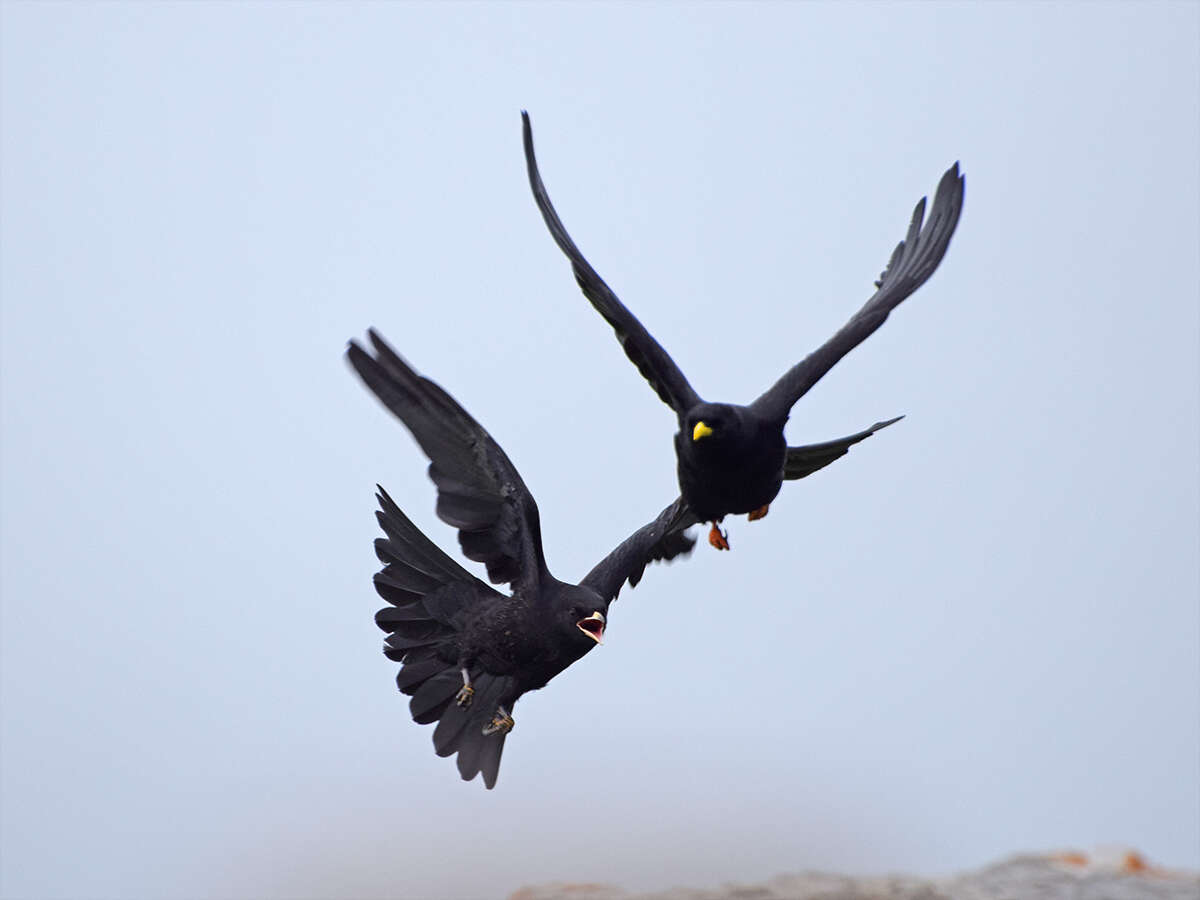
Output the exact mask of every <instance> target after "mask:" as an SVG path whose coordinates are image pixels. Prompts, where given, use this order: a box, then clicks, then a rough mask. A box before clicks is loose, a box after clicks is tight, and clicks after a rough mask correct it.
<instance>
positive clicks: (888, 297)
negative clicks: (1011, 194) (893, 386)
mask: <svg viewBox="0 0 1200 900" xmlns="http://www.w3.org/2000/svg"><path fill="white" fill-rule="evenodd" d="M963 190H964V179H963V176H962V175H960V174H959V171H958V163H955V164H954V165H952V166H951V167H950V168H949V169H947V170H946V173H945V174H944V175H943V176H942V180H941V182H939V184H938V187H937V192H936V193H935V194H934V198H933V209H932V210H931V212H930V214H929V221H928V222H924V227H922V223H923V221H924V217H925V198H924V197H922V198H921V201H920V202H919V203H918V204H917V205H916V208H915V209H914V210H913V215H912V221H911V222H910V223H909V227H908V234H907V235H906V236H905V238H904V240H903V241H901V242H900V244H898V245H897V247H896V249H895V251H894V252H893V253H892V258H891V260H890V261H889V262H888V266H887V269H885V270H884V272H883V274H882V275H880V277H879V281H877V282H876V283H875V286H876V288H877V290H876V292H875V294H874V295H872V297H871V299H869V300H868V301H867V302H866V304H864V305H863V307H862V308H861V309H860V310H859V311H858V312H856V313H855V314H854V315H853V316H852V317H851V318H850V321H849V322H847V323H846V324H845V325H844V326H842V328H841V330H840V331H838V332H837V334H835V335H834V336H833V337H831V338H830V339H829V340H827V341H826V342H825V343H824V344H822V345H821V346H820V347H819V348H818V349H817V350H815V351H813V352H812V353H810V354H809V355H808V356H806V357H805V358H804V359H803V360H802V361H801V362H799V363H797V364H796V365H795V366H793V367H792V368H791V369H789V370H788V371H787V372H785V373H784V375H783V377H782V378H780V379H779V380H778V381H777V382H775V384H774V385H773V386H772V387H771V388H770V389H769V390H768V391H766V392H765V393H764V394H763V395H762V396H761V397H759V398H758V399H757V400H755V401H754V403H753V404H751V408H752V409H753V410H755V412H757V413H759V414H760V415H762V416H763V418H766V419H769V420H780V419H784V418H786V417H787V415H788V413H789V411H790V410H791V408H792V406H793V405H794V404H795V403H796V401H797V400H799V399H800V398H801V397H803V396H804V395H805V394H806V393H808V391H809V389H810V388H812V386H813V385H814V384H816V383H817V382H818V381H819V380H820V379H821V377H822V376H823V375H824V374H825V373H826V372H828V371H829V370H830V369H832V368H833V367H834V365H835V364H836V363H837V362H838V360H840V359H841V358H842V357H843V356H845V355H846V354H847V353H849V352H850V351H851V350H853V349H854V348H855V347H857V346H858V345H859V344H861V343H862V342H863V341H864V340H866V339H867V338H868V337H869V336H870V335H871V334H872V333H873V332H874V331H875V329H877V328H878V327H879V326H880V325H882V324H883V323H884V321H885V320H886V319H887V317H888V313H890V312H891V311H892V310H893V309H895V308H896V307H897V306H898V305H899V304H900V303H901V301H903V300H904V299H905V298H906V297H908V296H909V295H910V294H912V292H913V291H915V290H916V289H917V288H919V287H920V286H921V285H922V284H924V283H925V282H926V281H928V280H929V277H930V276H931V275H932V274H933V273H934V271H935V270H936V269H937V267H938V264H939V263H941V261H942V257H943V256H945V255H946V248H948V247H949V246H950V238H951V237H952V236H953V235H954V229H955V228H956V227H957V225H958V218H959V215H960V214H961V212H962V204H963Z"/></svg>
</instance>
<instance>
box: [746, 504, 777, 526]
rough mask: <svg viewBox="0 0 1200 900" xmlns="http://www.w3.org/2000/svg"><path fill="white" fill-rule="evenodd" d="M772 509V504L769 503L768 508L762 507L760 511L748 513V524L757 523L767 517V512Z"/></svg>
mask: <svg viewBox="0 0 1200 900" xmlns="http://www.w3.org/2000/svg"><path fill="white" fill-rule="evenodd" d="M770 508H771V504H770V503H768V504H767V505H766V506H760V507H759V508H758V509H756V510H754V511H753V512H750V513H747V514H746V521H747V522H757V521H758V520H759V519H761V518H763V517H764V516H766V514H767V510H769V509H770Z"/></svg>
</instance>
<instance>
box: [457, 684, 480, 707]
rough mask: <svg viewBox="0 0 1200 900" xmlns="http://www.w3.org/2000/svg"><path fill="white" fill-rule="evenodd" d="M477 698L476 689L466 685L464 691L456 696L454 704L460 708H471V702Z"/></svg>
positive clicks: (463, 687)
mask: <svg viewBox="0 0 1200 900" xmlns="http://www.w3.org/2000/svg"><path fill="white" fill-rule="evenodd" d="M474 698H475V688H473V687H471V686H470V685H469V684H464V685H463V686H462V689H461V690H460V691H459V692H458V693H457V694H455V695H454V702H455V703H456V704H457V705H458V706H464V707H465V706H470V705H471V701H472V700H473V699H474Z"/></svg>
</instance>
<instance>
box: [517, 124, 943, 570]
mask: <svg viewBox="0 0 1200 900" xmlns="http://www.w3.org/2000/svg"><path fill="white" fill-rule="evenodd" d="M521 116H522V120H523V125H524V143H525V162H526V167H527V169H528V172H529V184H530V186H531V187H532V189H533V197H534V200H535V201H536V202H537V206H538V209H539V210H540V211H541V213H542V217H543V219H545V221H546V225H547V227H548V228H549V229H550V234H551V235H552V236H553V238H554V241H555V243H557V244H558V246H559V248H560V249H561V250H562V251H563V253H565V254H566V255H567V257H568V258H569V259H570V260H571V266H572V268H573V269H574V272H575V279H576V281H578V282H579V286H580V287H581V288H582V289H583V293H584V295H585V296H586V297H587V298H588V300H590V301H591V303H592V306H594V307H595V308H596V310H597V311H598V312H599V313H600V315H602V316H603V317H604V318H605V319H606V320H607V321H608V323H609V324H610V325H611V326H612V327H613V330H614V331H615V332H616V334H617V339H618V340H619V341H620V342H621V346H622V347H624V348H625V353H626V355H627V356H628V357H629V359H630V360H631V361H632V362H633V363H634V365H635V366H637V368H638V371H640V372H641V373H642V375H643V376H644V377H645V379H646V380H647V381H648V382H650V386H651V387H653V388H654V390H655V391H656V392H657V393H658V396H659V397H660V398H661V399H662V401H663V402H664V403H666V404H667V405H668V406H669V407H671V409H672V410H674V411H675V415H676V416H677V418H678V422H679V431H678V433H677V434H676V435H675V450H676V458H677V463H678V475H679V487H680V491H681V492H682V496H683V499H684V500H686V501H687V504H688V507H689V508H690V511H691V512H692V513H693V514H694V515H695V517H696V519H698V520H700V521H711V522H712V523H713V526H712V530H711V532H710V533H709V541H710V542H711V543H712V544H713V546H715V547H718V548H720V549H728V546H729V545H728V543H727V541H726V539H725V535H724V534H723V533H722V532H721V531H720V529H719V528H718V527H717V523H718V522H720V521H721V519H722V518H723V517H725V516H726V515H730V514H738V513H748V514H749V516H750V518H751V519H756V518H761V517H762V516H764V515H766V512H767V506H768V505H769V504H770V502H771V501H772V500H774V499H775V496H776V495H777V494H778V493H779V489H780V487H781V486H782V484H783V482H784V481H785V480H789V479H795V478H803V477H804V476H805V475H808V474H810V473H812V472H814V471H816V470H817V469H819V468H821V467H822V466H825V465H828V464H829V463H830V462H833V460H835V459H837V458H838V457H840V456H842V455H844V454H845V453H846V451H847V450H848V449H849V448H850V447H851V446H852V445H853V444H856V443H858V442H859V441H861V440H864V439H865V438H867V437H869V436H870V435H871V434H873V433H874V432H876V431H878V430H879V429H880V428H884V427H886V426H888V425H891V424H892V423H893V422H896V421H898V419H890V420H888V421H886V422H878V423H876V424H875V425H872V426H871V427H870V428H868V429H866V430H864V431H860V432H858V433H857V434H853V435H849V436H847V437H844V438H838V439H836V440H833V441H827V442H825V443H822V444H813V445H808V446H803V447H788V446H787V441H786V440H785V438H784V435H783V429H784V425H785V424H786V423H787V420H788V416H789V415H790V413H791V409H792V406H793V405H794V404H795V403H796V401H798V400H799V399H800V398H801V397H803V396H804V395H805V394H806V393H807V392H808V391H809V389H810V388H811V387H812V386H813V385H814V384H816V383H817V381H818V380H820V378H821V376H823V375H824V374H825V373H826V372H828V371H829V370H830V369H831V368H833V366H834V364H836V363H837V361H838V360H840V359H841V358H842V357H843V356H845V355H846V354H847V353H849V352H850V351H851V350H853V349H854V348H855V347H856V346H858V345H859V344H860V343H862V342H863V341H864V340H865V339H866V338H867V337H868V336H869V335H870V334H871V333H872V332H874V331H875V329H877V328H878V327H879V326H880V325H882V324H883V322H884V320H885V319H887V317H888V313H890V312H891V311H892V310H893V309H895V308H896V306H897V305H899V304H900V302H901V301H903V300H904V299H905V298H906V297H908V296H909V295H910V294H911V293H912V292H913V291H915V290H916V289H917V288H919V287H920V286H921V285H922V284H924V283H925V282H926V281H927V280H928V279H929V277H930V276H931V275H932V274H933V272H934V270H935V269H937V267H938V264H939V263H940V262H941V261H942V257H943V256H944V255H945V253H946V248H947V247H948V246H949V245H950V238H951V236H952V235H953V234H954V229H955V227H956V226H957V224H958V218H959V214H960V213H961V211H962V203H963V190H964V179H963V176H962V175H960V174H959V171H958V163H955V164H954V165H953V166H951V167H950V168H949V169H948V170H947V171H946V173H945V174H944V175H943V176H942V179H941V182H940V183H939V184H938V188H937V192H936V193H935V195H934V199H933V207H932V210H931V211H930V215H929V221H928V222H925V221H924V219H925V198H921V201H920V202H919V203H918V204H917V205H916V208H915V209H914V210H913V215H912V220H911V222H910V224H909V228H908V233H907V235H906V236H905V238H904V240H903V241H901V242H900V244H899V245H897V247H896V249H895V251H894V252H893V253H892V257H891V260H890V261H889V262H888V265H887V268H886V269H885V270H884V272H883V274H882V275H881V276H880V277H879V280H878V281H877V282H876V283H875V287H876V289H877V290H876V291H875V293H874V295H872V296H871V298H870V299H869V300H867V302H866V304H865V305H864V306H863V307H862V308H861V309H859V311H858V312H857V313H855V314H854V315H853V316H852V317H851V318H850V321H849V322H847V323H846V324H845V325H844V326H843V327H842V329H841V330H840V331H838V332H837V333H836V334H835V335H834V336H833V337H831V338H830V339H829V340H827V341H826V342H825V343H824V344H822V345H821V346H820V347H819V348H817V349H816V350H815V351H814V352H812V353H810V354H809V355H808V356H807V357H805V359H803V360H802V361H801V362H800V363H798V364H797V365H795V366H793V367H792V368H791V369H789V370H788V371H787V372H786V373H784V375H783V377H782V378H780V379H779V380H778V381H777V382H776V383H775V384H774V385H773V386H772V387H771V388H770V389H769V390H767V391H766V392H765V393H763V395H762V396H760V397H759V398H758V399H757V400H755V401H754V402H753V403H751V404H749V405H748V406H740V405H737V404H732V403H708V402H706V401H704V400H703V399H701V397H700V396H699V395H698V394H697V393H696V391H695V390H694V389H693V388H692V386H691V384H689V383H688V380H687V378H686V377H684V374H683V372H681V371H680V369H679V367H678V366H677V365H676V364H675V362H674V360H672V359H671V357H670V356H669V355H668V354H667V352H666V351H665V350H664V349H663V348H662V346H661V345H660V344H659V343H658V341H656V340H655V339H654V338H653V337H651V335H650V333H649V332H648V331H647V330H646V329H645V327H644V326H643V325H642V323H641V322H639V321H638V320H637V319H636V318H635V317H634V315H633V313H631V312H630V311H629V310H628V309H626V307H625V305H624V304H623V303H621V301H620V300H619V299H617V296H616V294H614V293H613V291H612V290H611V289H610V288H609V286H608V285H607V284H605V283H604V280H603V279H602V278H601V277H600V276H599V275H598V274H596V270H595V269H593V268H592V267H591V265H590V264H589V263H588V261H587V260H586V259H585V258H584V256H583V254H582V253H580V251H579V248H578V247H576V246H575V242H574V241H572V240H571V237H570V235H569V234H567V230H566V228H564V227H563V224H562V221H561V220H560V219H559V217H558V213H557V212H555V210H554V206H553V205H552V204H551V202H550V197H549V195H548V194H547V193H546V188H545V185H544V184H543V183H542V177H541V175H540V173H539V172H538V166H537V159H536V158H535V156H534V152H533V131H532V128H531V127H530V123H529V115H528V114H527V113H522V114H521Z"/></svg>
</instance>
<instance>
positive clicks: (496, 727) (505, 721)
mask: <svg viewBox="0 0 1200 900" xmlns="http://www.w3.org/2000/svg"><path fill="white" fill-rule="evenodd" d="M516 724H517V723H516V722H514V721H513V717H512V716H510V715H509V714H508V710H506V709H505V708H504V707H503V706H497V707H496V715H494V716H493V717H492V721H490V722H488V723H487V724H486V725H484V726H483V733H484V734H485V735H492V734H508V733H509V732H510V731H512V730H513V726H514V725H516Z"/></svg>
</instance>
